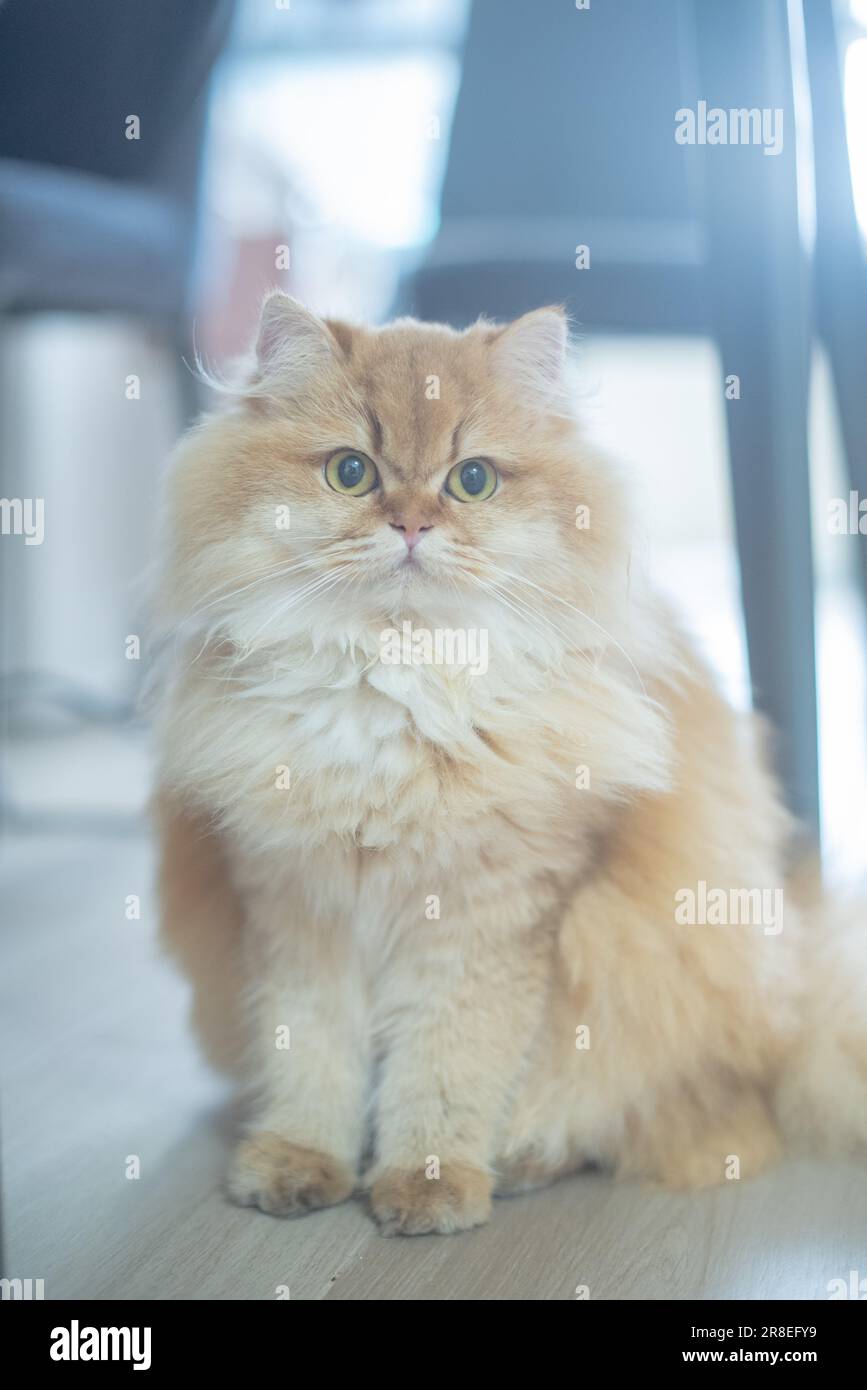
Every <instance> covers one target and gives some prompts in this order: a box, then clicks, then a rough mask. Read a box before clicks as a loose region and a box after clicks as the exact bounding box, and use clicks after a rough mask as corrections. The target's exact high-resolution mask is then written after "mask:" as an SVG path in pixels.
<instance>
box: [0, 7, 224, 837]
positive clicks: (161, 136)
mask: <svg viewBox="0 0 867 1390" xmlns="http://www.w3.org/2000/svg"><path fill="white" fill-rule="evenodd" d="M233 9H234V0H184V2H183V3H179V0H144V3H142V0H87V3H86V4H83V5H80V4H79V5H76V4H69V3H65V0H6V3H5V4H4V3H0V333H2V335H3V338H2V343H0V347H2V348H3V354H2V361H0V365H2V368H3V370H2V374H0V421H2V426H3V432H2V433H3V443H4V446H5V447H4V451H3V452H4V456H3V458H2V459H0V492H2V494H3V495H4V496H5V495H7V493H8V494H9V495H24V496H31V495H33V493H34V490H35V491H36V492H41V490H42V489H43V488H44V487H45V486H46V484H45V480H46V478H49V479H50V480H51V481H50V484H49V486H50V490H51V495H50V496H49V499H48V504H47V507H48V511H49V515H51V516H53V518H54V521H53V522H51V523H49V525H48V526H47V528H46V534H47V535H48V536H49V539H48V540H47V541H46V544H45V546H44V547H43V548H41V549H40V551H39V555H40V559H39V560H37V559H35V558H34V556H35V553H34V552H33V551H25V550H24V549H23V548H22V547H21V546H16V545H14V544H12V545H8V546H5V545H4V547H3V555H2V560H3V587H4V589H5V592H6V594H7V596H8V602H7V606H6V617H7V623H6V628H5V630H4V632H3V644H2V646H3V666H4V669H3V672H2V678H3V685H4V693H5V694H6V695H7V696H8V704H7V708H8V710H9V713H10V715H13V714H14V715H15V716H17V715H19V714H23V715H24V716H25V717H26V716H28V715H29V714H30V713H32V712H33V711H36V712H39V717H40V719H41V720H42V722H43V724H45V725H46V727H52V721H51V719H50V717H49V715H50V714H51V713H53V714H54V722H55V724H56V722H57V716H58V715H61V717H63V718H66V719H68V718H69V717H70V716H71V718H72V720H73V722H74V724H75V725H76V726H77V725H78V724H80V723H85V724H87V723H93V722H99V723H104V724H109V723H113V722H116V721H121V720H123V719H124V718H125V717H128V716H129V714H130V712H131V704H132V697H133V694H134V689H133V687H134V679H133V672H134V671H135V669H136V668H135V666H134V665H133V664H131V663H130V662H128V661H126V660H125V659H124V656H123V648H122V634H123V633H124V632H126V631H128V630H129V629H128V626H127V625H126V624H127V623H130V621H131V618H132V615H133V612H134V609H133V599H132V598H131V596H130V595H131V591H132V587H133V584H134V582H135V579H136V577H137V576H138V574H139V571H140V567H141V563H142V559H143V555H142V552H143V551H145V550H146V548H147V539H146V538H147V537H148V535H149V532H148V525H149V522H150V518H151V516H152V515H153V512H154V504H155V497H154V494H155V491H156V478H157V475H158V472H159V466H160V461H161V454H162V449H161V448H159V447H158V448H154V449H151V448H150V444H151V442H152V438H151V437H152V434H153V429H152V421H153V408H152V407H151V406H150V404H149V403H146V408H145V407H142V411H139V412H137V413H136V414H133V413H131V412H127V413H126V414H125V416H124V421H123V426H122V428H120V429H115V431H114V433H113V432H112V426H117V425H118V423H119V416H120V415H121V414H122V413H123V400H124V397H123V390H124V380H125V376H126V371H128V370H129V367H128V366H127V367H126V368H125V369H124V368H123V367H122V365H121V363H120V362H116V363H115V362H111V361H109V362H107V361H106V349H105V347H104V346H103V347H102V349H100V343H102V344H104V345H105V344H107V345H108V349H107V350H108V352H109V353H110V352H111V351H112V345H113V344H115V343H117V342H118V341H123V343H124V344H125V346H124V349H123V350H124V351H126V352H131V353H133V361H134V363H135V365H136V366H138V363H139V360H141V361H142V362H146V363H147V364H148V370H149V373H150V377H149V380H148V382H147V383H146V389H150V390H152V398H153V399H156V398H157V397H159V400H160V403H161V409H162V412H163V413H164V414H171V415H172V416H173V417H174V415H175V411H176V408H177V405H180V416H181V417H183V418H172V419H171V420H166V421H165V427H166V428H165V433H166V434H167V435H168V436H169V440H167V441H166V443H167V445H168V443H169V441H170V439H171V437H172V436H174V435H176V433H177V430H178V428H180V426H181V425H182V424H183V423H185V422H186V420H187V419H189V418H190V416H192V415H193V414H194V413H195V412H196V410H197V408H198V397H197V385H196V382H195V380H194V378H193V376H192V374H191V372H190V370H189V369H188V368H187V367H186V365H185V364H184V362H183V358H184V357H185V356H186V357H189V356H190V341H191V331H190V322H189V320H190V313H189V310H190V301H191V285H192V278H193V273H194V267H195V255H196V244H197V222H198V210H199V186H200V168H201V163H202V150H203V138H204V130H205V117H206V108H207V100H208V86H209V81H210V77H211V73H212V70H213V67H214V64H215V62H216V60H217V58H218V56H219V54H220V52H221V50H222V48H223V45H224V43H225V40H226V38H227V35H228V31H229V26H230V21H231V18H232V14H233ZM130 118H135V120H136V121H137V122H138V129H137V130H136V129H135V128H134V122H132V121H130ZM128 134H129V135H137V136H138V138H127V136H128ZM63 316H67V317H66V318H65V319H64V317H63ZM68 316H74V317H73V318H69V317H68ZM52 335H53V337H52ZM58 336H60V337H61V338H62V339H63V344H64V347H63V351H65V352H66V354H67V355H66V358H65V359H64V358H63V356H62V353H58V351H57V338H58ZM49 341H50V342H51V343H52V344H54V346H53V348H52V349H51V351H49V354H48V358H47V362H48V364H49V365H48V366H47V367H46V361H44V360H43V359H41V358H40V359H39V361H38V368H37V370H36V371H34V369H33V364H32V361H31V357H32V353H31V349H33V347H34V343H37V344H38V343H42V345H43V346H44V345H45V343H46V342H49ZM131 344H133V345H136V344H137V345H138V346H132V347H131V346H130V345H131ZM64 361H65V363H66V370H65V371H64V367H63V365H62V363H63V362H64ZM79 361H81V362H82V363H83V364H85V368H84V372H83V373H79V372H78V371H77V368H78V366H79ZM58 363H60V364H61V365H59V366H58ZM88 364H89V365H90V366H91V368H93V367H94V366H95V368H96V370H92V371H91V373H90V376H88V375H87V371H86V368H87V365H88ZM161 364H162V365H164V367H165V369H166V370H165V373H162V372H160V371H159V367H160V365H161ZM58 370H59V371H60V372H61V373H63V379H62V380H60V381H57V380H54V379H53V377H52V372H56V371H58ZM67 376H71V377H73V378H75V379H77V380H78V384H79V388H81V387H82V386H83V385H85V384H86V385H87V390H85V391H82V392H81V396H80V398H73V397H71V396H70V393H69V391H68V390H66V389H65V387H66V385H67V382H66V377H67ZM164 376H168V378H169V381H168V389H166V382H165V380H164V379H163V378H164ZM91 377H92V381H91ZM158 378H159V380H158ZM158 385H159V386H160V387H161V392H162V394H161V395H160V392H159V391H158V390H157V387H158ZM173 387H174V388H175V389H172V388H173ZM106 397H107V398H108V399H106ZM117 402H120V406H119V407H118V405H117ZM157 408H158V409H160V406H158V407H157ZM134 409H135V408H134ZM148 411H150V414H149V413H148ZM55 416H57V417H58V421H57V426H56V427H55V421H54V417H55ZM143 420H145V421H146V422H147V423H146V424H145V425H144V426H143V424H142V421H143ZM47 426H50V427H47ZM51 446H53V448H54V453H53V454H52V453H51ZM69 474H72V476H71V477H70V476H68V475H69ZM71 499H74V500H75V506H71V505H70V500H71ZM42 613H48V614H50V615H53V624H54V625H53V627H52V624H51V623H46V624H45V625H44V631H43V630H42V629H39V630H38V631H37V628H38V624H37V622H36V621H35V619H36V618H37V617H38V616H39V615H40V614H42ZM13 619H14V624H13ZM59 626H62V628H63V634H64V638H65V646H64V647H63V650H60V644H59V643H58V642H57V640H56V634H57V630H58V627H59ZM70 652H72V653H74V654H75V664H74V666H73V665H72V664H71V661H70V655H69V654H70ZM95 653H96V654H98V656H99V657H100V658H102V664H101V665H100V663H99V661H98V660H97V659H96V658H95ZM108 668H110V670H111V672H112V676H111V679H110V678H109V676H108V675H107V669H108ZM109 689H111V693H109ZM4 703H7V702H6V701H4ZM9 800H10V798H9V797H8V795H7V796H6V798H5V801H6V804H5V805H4V806H3V812H4V816H5V817H8V818H9V819H10V821H11V820H12V819H13V816H14V813H15V810H16V808H15V807H14V806H10V805H9ZM18 819H19V820H22V823H23V820H24V818H22V817H20V816H19V817H18ZM60 819H61V821H62V817H61V818H60Z"/></svg>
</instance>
